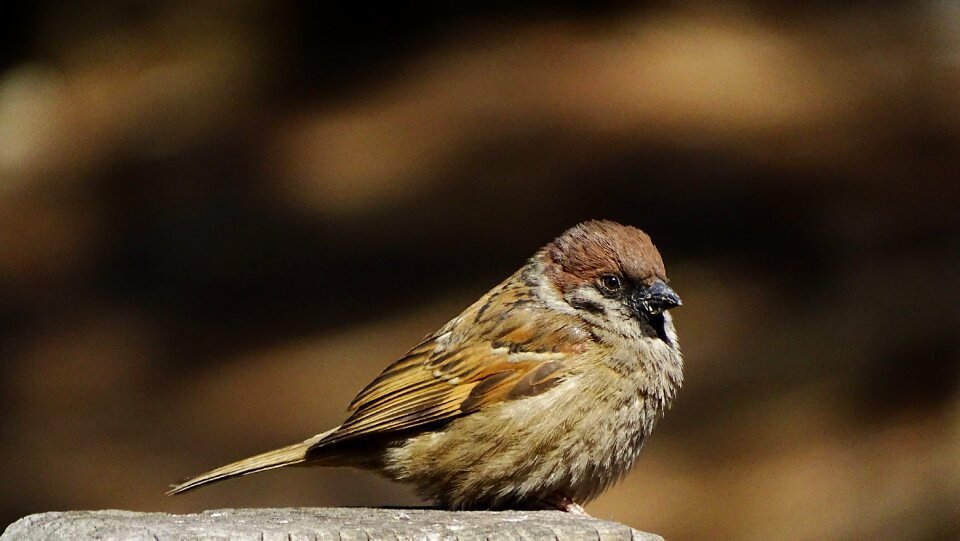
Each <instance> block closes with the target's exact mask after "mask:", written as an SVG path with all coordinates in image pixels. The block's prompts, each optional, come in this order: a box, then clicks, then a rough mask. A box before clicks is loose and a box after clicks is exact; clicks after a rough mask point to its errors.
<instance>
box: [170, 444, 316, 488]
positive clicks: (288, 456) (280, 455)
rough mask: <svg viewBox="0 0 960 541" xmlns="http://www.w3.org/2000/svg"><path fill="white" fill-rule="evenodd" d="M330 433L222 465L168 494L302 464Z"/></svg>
mask: <svg viewBox="0 0 960 541" xmlns="http://www.w3.org/2000/svg"><path fill="white" fill-rule="evenodd" d="M331 432H332V431H331ZM329 433H330V432H325V433H323V434H318V435H316V436H314V437H312V438H310V439H308V440H305V441H302V442H300V443H295V444H293V445H288V446H286V447H281V448H279V449H274V450H273V451H267V452H266V453H261V454H259V455H255V456H252V457H249V458H245V459H243V460H238V461H236V462H233V463H231V464H227V465H226V466H220V467H219V468H217V469H214V470H210V471H208V472H206V473H201V474H200V475H198V476H196V477H192V478H190V479H186V480H184V481H181V482H179V483H177V484H175V485H171V486H170V490H168V491H167V495H168V496H169V495H173V494H180V493H182V492H187V491H188V490H193V489H195V488H198V487H201V486H203V485H206V484H209V483H215V482H217V481H223V480H224V479H230V478H232V477H238V476H241V475H249V474H251V473H257V472H262V471H267V470H272V469H275V468H282V467H284V466H293V465H295V464H302V463H304V462H306V461H307V451H308V450H309V449H310V447H312V446H313V445H314V444H315V443H317V442H318V441H320V440H321V439H323V437H324V436H326V435H327V434H329Z"/></svg>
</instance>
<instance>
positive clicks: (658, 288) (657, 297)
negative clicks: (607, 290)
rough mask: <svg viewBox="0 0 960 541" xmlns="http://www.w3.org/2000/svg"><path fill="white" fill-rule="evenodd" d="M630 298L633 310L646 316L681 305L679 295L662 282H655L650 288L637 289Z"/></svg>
mask: <svg viewBox="0 0 960 541" xmlns="http://www.w3.org/2000/svg"><path fill="white" fill-rule="evenodd" d="M632 297H633V298H632V300H633V306H634V309H635V310H637V311H638V312H644V313H646V314H648V315H657V314H660V313H661V312H663V311H664V310H669V309H671V308H676V307H677V306H680V305H682V304H683V302H682V301H680V295H677V292H676V291H674V290H672V289H670V286H668V285H667V284H666V282H664V281H663V280H657V281H656V282H654V283H653V284H651V285H650V287H642V288H637V289H636V290H634V292H633V295H632Z"/></svg>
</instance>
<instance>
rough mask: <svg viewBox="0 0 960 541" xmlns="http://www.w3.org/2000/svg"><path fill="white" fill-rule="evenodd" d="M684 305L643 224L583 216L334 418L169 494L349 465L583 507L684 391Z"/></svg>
mask: <svg viewBox="0 0 960 541" xmlns="http://www.w3.org/2000/svg"><path fill="white" fill-rule="evenodd" d="M679 304H680V298H679V297H678V296H677V295H676V293H674V292H673V290H672V289H670V288H669V287H668V286H667V285H666V272H665V270H664V267H663V262H662V261H661V259H660V254H659V253H658V252H657V249H656V248H655V247H654V245H653V244H652V242H651V241H650V238H649V237H648V236H647V235H646V234H645V233H643V232H642V231H640V230H639V229H635V228H633V227H628V226H623V225H620V224H617V223H614V222H609V221H590V222H585V223H583V224H580V225H578V226H576V227H573V228H571V229H570V230H568V231H566V232H565V233H564V234H563V235H561V236H560V237H558V238H557V239H555V240H554V241H553V242H551V243H549V244H548V245H547V246H545V247H544V248H542V249H541V250H539V251H538V252H537V253H536V254H535V255H534V256H533V257H531V258H530V259H529V260H528V261H527V263H526V264H525V265H524V266H523V267H522V268H521V269H520V270H518V271H517V272H516V273H514V274H513V275H512V276H510V277H509V278H507V279H506V280H505V281H503V282H502V283H501V284H499V285H498V286H496V287H494V288H493V289H492V290H491V291H490V292H488V293H487V294H486V295H484V296H483V297H481V298H480V299H479V300H478V301H476V302H475V303H474V304H473V305H471V306H470V307H468V308H467V309H466V310H464V311H463V313H461V314H460V315H458V316H457V317H455V318H453V319H452V320H450V321H449V322H448V323H447V324H446V325H444V326H443V327H441V328H440V329H439V330H438V331H436V332H435V333H433V334H431V335H429V336H428V337H426V339H424V340H423V341H422V342H421V343H420V344H419V345H417V346H416V347H414V348H413V349H412V350H410V352H409V353H407V355H406V356H404V357H403V358H402V359H400V360H398V361H397V362H395V363H393V364H391V365H390V366H388V367H387V368H386V369H385V370H384V371H383V372H382V373H381V374H380V375H379V376H378V377H377V378H376V379H374V380H373V381H372V382H371V383H370V384H369V385H367V386H366V387H365V388H364V389H363V390H361V391H360V393H359V394H357V396H356V398H354V400H353V402H352V403H351V404H350V406H349V408H348V412H349V414H350V415H349V417H348V418H347V420H346V421H345V422H344V423H343V424H341V425H340V426H338V427H336V428H333V429H332V430H329V431H327V432H324V433H322V434H318V435H316V436H314V437H312V438H309V439H307V440H305V441H303V442H301V443H297V444H294V445H291V446H288V447H284V448H281V449H277V450H274V451H270V452H267V453H264V454H261V455H257V456H254V457H251V458H248V459H245V460H241V461H239V462H235V463H233V464H229V465H226V466H223V467H221V468H217V469H215V470H212V471H210V472H207V473H205V474H202V475H200V476H198V477H195V478H193V479H189V480H187V481H184V482H182V483H180V484H178V485H175V486H174V487H173V488H172V489H171V490H170V492H169V493H170V494H176V493H180V492H184V491H187V490H191V489H193V488H196V487H198V486H201V485H204V484H207V483H211V482H214V481H219V480H222V479H226V478H230V477H234V476H238V475H246V474H249V473H254V472H258V471H264V470H268V469H273V468H278V467H281V466H288V465H320V466H352V467H357V468H363V469H369V470H374V471H377V472H379V473H381V474H383V475H385V476H387V477H389V478H391V479H395V480H398V481H403V482H409V483H412V484H413V485H414V486H415V487H416V488H417V490H418V491H419V493H420V494H421V495H422V496H424V497H425V498H428V499H431V500H433V501H435V502H436V503H438V504H439V505H441V506H443V507H447V508H451V509H500V508H540V507H552V508H559V509H565V510H568V511H577V512H582V511H583V508H582V507H581V506H582V505H583V504H585V503H586V502H588V501H590V500H591V499H593V498H594V497H596V496H597V495H598V494H600V493H601V492H602V491H603V490H604V489H606V488H607V487H609V486H610V485H611V484H613V483H615V482H616V481H617V480H618V479H620V478H621V477H622V476H623V475H625V474H626V473H627V472H628V471H629V469H630V468H631V467H632V465H633V463H634V462H635V461H636V459H637V457H638V455H639V452H640V448H641V446H642V444H643V440H644V438H645V437H646V436H648V435H649V434H650V432H651V431H652V430H653V427H654V424H655V423H656V420H657V418H658V417H659V416H660V414H662V412H663V411H664V410H665V409H666V408H667V407H668V406H669V405H670V403H671V401H672V399H673V397H674V394H675V392H676V391H677V390H678V389H679V387H680V384H681V381H682V367H683V362H682V358H681V355H680V349H679V347H678V345H677V337H676V333H675V332H674V328H673V323H672V320H671V317H670V315H669V313H668V312H667V310H668V309H670V308H673V307H675V306H678V305H679Z"/></svg>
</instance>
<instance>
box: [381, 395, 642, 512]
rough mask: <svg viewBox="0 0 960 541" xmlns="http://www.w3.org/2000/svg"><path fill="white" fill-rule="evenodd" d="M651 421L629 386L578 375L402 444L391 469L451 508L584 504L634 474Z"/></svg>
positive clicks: (389, 457)
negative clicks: (559, 500)
mask: <svg viewBox="0 0 960 541" xmlns="http://www.w3.org/2000/svg"><path fill="white" fill-rule="evenodd" d="M585 396H593V397H594V399H591V400H585V399H584V397H585ZM597 397H599V399H597ZM655 418H656V411H652V412H651V411H648V409H647V408H645V406H644V401H643V400H642V398H641V397H640V395H639V394H638V393H637V391H636V386H635V385H632V383H631V382H628V381H625V380H623V378H619V377H616V378H614V377H607V378H606V379H599V378H595V377H594V378H588V377H586V376H577V377H572V378H570V379H567V380H566V381H564V382H563V383H561V384H560V385H558V386H556V387H555V388H553V389H551V390H550V391H547V392H545V393H543V394H541V395H537V396H534V397H529V398H524V399H519V400H515V401H509V402H504V403H501V404H497V405H494V406H490V407H488V408H486V409H484V410H481V411H479V412H476V413H473V414H471V415H467V416H465V417H462V418H460V419H457V420H455V421H453V422H452V423H450V424H449V425H447V427H446V428H445V429H444V430H442V431H438V432H432V433H425V434H421V435H418V436H415V437H413V438H411V439H409V440H406V442H404V443H403V444H401V445H400V446H398V447H395V448H393V449H391V450H390V451H388V452H387V455H386V457H385V463H386V465H387V471H388V472H389V473H390V474H391V475H392V476H393V477H394V478H396V479H398V480H404V481H410V482H413V483H414V484H415V485H416V486H417V487H418V488H419V491H420V492H421V494H422V495H423V496H424V497H427V498H430V499H433V500H435V501H437V502H438V503H440V504H441V505H444V506H446V507H451V508H499V507H528V506H536V505H537V503H539V502H540V501H541V500H544V499H548V498H551V497H557V496H563V497H567V498H571V499H573V500H574V501H576V502H578V503H581V504H582V503H586V502H587V501H589V500H591V499H593V498H594V497H596V496H597V495H599V494H600V493H601V492H602V491H603V490H604V489H605V488H607V487H608V486H609V485H611V484H613V483H614V482H616V481H617V480H619V479H620V478H621V477H622V476H623V475H625V474H626V473H627V471H629V469H630V468H631V467H632V466H633V464H634V462H635V461H636V459H637V457H638V455H639V452H640V447H641V445H642V443H643V438H644V437H645V435H646V434H649V432H650V430H652V428H653V423H654V422H655Z"/></svg>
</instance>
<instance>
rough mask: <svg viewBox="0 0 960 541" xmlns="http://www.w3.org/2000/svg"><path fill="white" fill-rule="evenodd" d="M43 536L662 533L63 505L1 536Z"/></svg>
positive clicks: (511, 521)
mask: <svg viewBox="0 0 960 541" xmlns="http://www.w3.org/2000/svg"><path fill="white" fill-rule="evenodd" d="M21 539H23V540H28V539H29V540H42V539H50V540H53V539H99V540H104V541H107V540H120V539H124V540H149V541H168V540H170V541H172V540H200V539H203V540H212V539H223V540H226V539H238V540H251V541H253V540H256V541H271V540H277V541H307V540H309V541H314V540H316V541H326V540H336V541H351V540H364V541H377V540H391V541H402V540H414V539H429V540H431V541H439V540H463V541H467V540H480V541H496V540H500V539H503V540H534V539H549V540H555V541H564V540H574V539H589V540H593V541H595V540H597V539H599V540H602V541H613V540H636V541H663V539H662V538H661V537H660V536H657V535H653V534H649V533H644V532H639V531H637V530H633V529H631V528H630V527H628V526H625V525H623V524H619V523H616V522H607V521H603V520H597V519H592V518H584V517H578V516H573V515H570V514H567V513H561V512H559V511H530V512H524V511H505V512H485V511H480V512H459V511H438V510H431V509H364V508H288V509H220V510H214V511H205V512H203V513H198V514H193V515H170V514H166V513H137V512H132V511H66V512H50V513H40V514H36V515H29V516H27V517H24V518H22V519H20V520H18V521H17V522H15V523H13V524H11V525H10V527H9V528H7V530H6V531H5V532H4V533H3V535H2V536H0V540H2V541H14V540H21Z"/></svg>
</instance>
